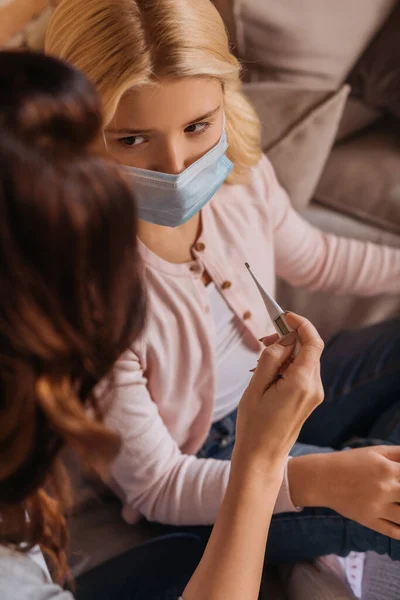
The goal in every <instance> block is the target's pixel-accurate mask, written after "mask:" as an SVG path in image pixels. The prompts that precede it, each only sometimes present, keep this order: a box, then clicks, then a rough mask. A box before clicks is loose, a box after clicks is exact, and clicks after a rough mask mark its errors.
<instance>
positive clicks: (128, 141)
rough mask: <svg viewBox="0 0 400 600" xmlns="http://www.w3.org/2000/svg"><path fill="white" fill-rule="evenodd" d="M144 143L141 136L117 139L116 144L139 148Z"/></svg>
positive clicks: (144, 139)
mask: <svg viewBox="0 0 400 600" xmlns="http://www.w3.org/2000/svg"><path fill="white" fill-rule="evenodd" d="M145 141H146V138H144V137H143V136H142V135H129V136H128V137H123V138H119V140H118V142H119V143H120V144H122V145H123V146H140V145H141V144H143V143H144V142H145Z"/></svg>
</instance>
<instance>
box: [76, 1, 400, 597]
mask: <svg viewBox="0 0 400 600" xmlns="http://www.w3.org/2000/svg"><path fill="white" fill-rule="evenodd" d="M215 4H216V6H217V8H218V10H219V11H220V13H221V15H222V17H223V19H224V21H225V23H226V27H227V29H228V32H229V35H230V39H231V43H232V48H233V51H234V52H235V54H236V55H237V56H238V57H239V58H240V60H241V61H242V63H243V79H244V82H245V91H246V94H247V95H248V97H249V99H250V100H251V102H252V103H253V105H254V106H255V108H256V110H257V111H258V113H259V116H260V118H261V121H262V126H263V130H262V143H263V149H264V151H265V152H266V153H267V155H268V156H269V157H270V159H271V161H272V163H273V164H274V166H275V169H276V171H277V173H278V176H279V178H280V181H281V183H282V184H283V186H284V187H285V188H286V189H287V190H288V192H289V194H290V197H291V199H292V202H293V204H294V206H295V207H296V209H297V210H299V211H300V212H301V213H302V214H303V215H304V217H305V218H306V219H308V220H309V221H310V222H311V223H313V224H315V225H317V226H319V227H320V228H322V229H324V230H326V231H330V232H333V233H336V234H338V235H342V236H349V237H356V238H359V239H363V240H369V241H373V242H377V243H382V244H389V245H393V246H400V136H399V133H400V92H399V90H400V54H399V53H398V47H399V45H400V33H399V32H400V5H399V3H397V2H396V1H395V0H302V1H301V2H300V1H299V0H215ZM396 42H397V44H396ZM278 299H279V302H280V303H281V304H282V305H283V306H284V307H285V308H288V309H291V310H294V311H296V312H299V313H300V314H304V315H306V316H307V317H309V318H310V319H311V320H312V321H313V322H314V324H315V325H316V326H317V327H318V329H319V331H320V332H321V334H322V335H323V337H325V338H326V337H328V336H329V335H331V334H332V333H334V332H335V331H337V330H338V329H339V328H343V327H357V326H359V325H363V324H367V323H372V322H374V321H378V320H380V319H385V318H389V317H392V316H399V315H400V298H393V297H390V298H389V297H384V296H377V297H374V298H368V299H354V298H350V297H332V296H329V295H326V294H321V293H309V292H307V291H304V290H298V289H296V290H294V289H292V288H290V286H288V285H287V284H286V283H284V282H281V281H279V282H278ZM75 473H76V475H77V471H76V472H75ZM79 485H80V488H81V494H80V500H81V501H80V504H79V509H78V510H76V511H75V513H74V514H73V516H72V518H71V519H70V526H71V538H72V540H73V544H72V547H71V558H70V562H71V565H72V568H73V573H74V574H75V575H79V574H81V573H84V572H86V571H88V570H90V569H92V568H93V567H94V566H96V565H98V564H100V563H102V562H103V561H105V560H107V559H109V558H111V557H112V556H116V555H118V554H120V553H122V552H125V551H127V550H129V549H130V548H132V547H134V546H135V545H137V544H139V543H141V542H142V541H144V540H146V539H148V538H149V537H151V536H155V535H157V533H158V531H159V530H158V528H157V526H153V525H150V524H147V523H141V524H140V525H138V526H136V527H130V526H128V525H126V524H125V523H124V522H123V521H122V519H121V516H120V506H119V502H118V500H117V499H116V498H113V497H111V496H110V495H109V494H107V493H103V490H101V491H100V493H97V494H93V487H90V486H89V487H85V485H84V484H83V480H81V481H80V482H79ZM99 541H101V542H102V543H99ZM368 560H369V565H373V564H374V561H375V560H376V557H374V556H373V555H371V556H370V557H369V559H368ZM371 568H372V567H370V570H371ZM391 569H392V571H393V567H392V566H391V565H390V564H388V565H387V572H388V575H387V578H388V579H390V577H391V576H392V575H393V573H392V571H391ZM393 577H394V578H395V577H396V575H393ZM310 586H311V587H310ZM338 586H339V587H338ZM339 588H340V590H339ZM393 589H395V588H393ZM397 590H398V588H397ZM395 593H396V592H393V594H395ZM261 595H262V597H263V598H267V597H268V600H302V599H303V598H305V597H306V595H307V598H308V600H312V599H314V598H315V600H328V599H332V600H333V599H335V600H338V599H339V598H340V599H342V600H345V599H348V600H350V599H351V598H353V596H352V594H351V593H350V591H349V590H347V589H346V588H343V586H342V587H340V585H339V583H338V582H337V581H335V580H332V576H327V575H326V573H322V572H320V571H318V569H316V568H315V566H313V565H311V564H306V565H297V566H296V567H293V566H288V567H286V568H284V569H276V568H268V569H267V571H266V574H265V578H264V582H263V590H262V592H261ZM395 598H396V596H395V595H393V596H392V597H390V594H388V595H387V596H386V598H385V600H395ZM244 600H245V599H244ZM369 600H378V595H377V593H376V595H375V597H374V596H373V595H370V596H369Z"/></svg>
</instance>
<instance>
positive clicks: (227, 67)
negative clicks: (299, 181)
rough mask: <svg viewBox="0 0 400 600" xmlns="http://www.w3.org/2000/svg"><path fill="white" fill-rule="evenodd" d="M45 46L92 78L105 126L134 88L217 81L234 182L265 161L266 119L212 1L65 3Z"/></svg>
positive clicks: (91, 0) (53, 20)
mask: <svg viewBox="0 0 400 600" xmlns="http://www.w3.org/2000/svg"><path fill="white" fill-rule="evenodd" d="M46 51H47V52H49V53H51V54H54V55H56V56H57V57H59V58H62V59H64V60H67V61H69V62H71V63H72V64H73V65H75V66H76V67H78V68H79V69H80V70H81V71H83V73H84V74H85V75H86V76H87V77H88V78H89V79H90V80H91V81H92V82H93V83H94V85H95V86H96V87H97V90H98V91H99V93H100V95H101V97H102V100H103V106H104V124H105V125H107V124H108V123H109V122H110V121H111V120H112V119H113V117H114V115H115V112H116V110H117V107H118V104H119V102H120V100H121V98H122V96H123V95H124V94H125V93H126V92H127V91H128V90H130V89H132V88H135V87H137V86H140V85H145V84H151V83H153V84H154V83H156V82H157V81H159V80H160V79H162V78H181V77H213V78H216V79H218V80H219V81H220V82H221V84H222V87H223V93H224V108H225V114H226V130H227V137H228V141H229V149H228V156H229V158H230V159H231V160H232V162H233V163H234V165H235V167H234V169H233V171H232V173H231V175H230V177H229V178H228V182H229V183H240V182H242V181H243V180H244V179H245V177H246V175H247V173H248V169H249V167H252V166H253V165H255V164H256V163H257V162H258V161H259V159H260V157H261V144H260V123H259V120H258V117H257V115H256V112H255V110H254V109H253V107H252V106H251V104H250V103H249V101H248V100H247V98H246V97H245V96H244V94H243V92H242V90H241V81H240V64H239V62H238V61H237V59H236V58H235V57H234V56H233V55H232V54H231V52H230V50H229V42H228V37H227V33H226V30H225V27H224V24H223V21H222V19H221V17H220V15H219V13H218V11H217V9H216V8H215V7H214V6H213V4H212V3H211V2H210V0H84V1H82V0H62V2H61V3H60V4H59V5H58V7H57V8H56V10H55V12H54V14H53V16H52V18H51V20H50V23H49V28H48V31H47V36H46Z"/></svg>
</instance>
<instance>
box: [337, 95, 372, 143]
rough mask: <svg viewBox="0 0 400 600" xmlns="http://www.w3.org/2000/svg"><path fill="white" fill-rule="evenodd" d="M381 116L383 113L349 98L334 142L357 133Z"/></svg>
mask: <svg viewBox="0 0 400 600" xmlns="http://www.w3.org/2000/svg"><path fill="white" fill-rule="evenodd" d="M382 116H383V113H382V112H381V111H380V110H378V109H377V108H374V107H372V106H368V104H365V102H363V101H362V100H360V99H358V98H354V97H353V96H350V97H349V98H348V99H347V102H346V106H345V107H344V111H343V115H342V118H341V120H340V123H339V127H338V130H337V133H336V142H340V141H342V140H345V139H346V138H348V137H350V136H352V135H355V134H356V133H359V132H360V131H362V130H363V129H366V128H367V127H369V126H370V125H372V124H373V123H375V122H376V121H378V119H380V118H381V117H382Z"/></svg>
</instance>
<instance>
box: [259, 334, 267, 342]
mask: <svg viewBox="0 0 400 600" xmlns="http://www.w3.org/2000/svg"><path fill="white" fill-rule="evenodd" d="M266 337H267V336H266V335H264V337H262V338H260V339H259V340H258V341H259V342H263V341H264V340H265V338H266Z"/></svg>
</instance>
